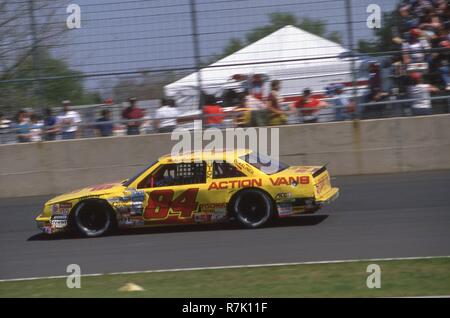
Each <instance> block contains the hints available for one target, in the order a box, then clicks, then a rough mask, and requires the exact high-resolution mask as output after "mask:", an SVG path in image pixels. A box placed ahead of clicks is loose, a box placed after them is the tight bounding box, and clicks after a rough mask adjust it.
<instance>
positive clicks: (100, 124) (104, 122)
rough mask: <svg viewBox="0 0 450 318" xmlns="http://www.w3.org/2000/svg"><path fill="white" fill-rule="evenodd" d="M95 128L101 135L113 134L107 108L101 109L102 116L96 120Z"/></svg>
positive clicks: (108, 135) (109, 113) (109, 112)
mask: <svg viewBox="0 0 450 318" xmlns="http://www.w3.org/2000/svg"><path fill="white" fill-rule="evenodd" d="M96 122H97V125H95V129H96V130H97V132H98V134H99V135H100V136H101V137H110V136H112V135H113V129H114V125H113V123H112V122H111V111H110V110H109V109H107V108H104V109H102V117H100V118H99V119H97V120H96Z"/></svg>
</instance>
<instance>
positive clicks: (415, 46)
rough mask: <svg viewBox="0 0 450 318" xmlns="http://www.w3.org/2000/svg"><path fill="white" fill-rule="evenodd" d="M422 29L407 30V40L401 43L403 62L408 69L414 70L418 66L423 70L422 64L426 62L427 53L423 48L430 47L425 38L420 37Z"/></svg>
mask: <svg viewBox="0 0 450 318" xmlns="http://www.w3.org/2000/svg"><path fill="white" fill-rule="evenodd" d="M421 35H422V31H421V30H420V29H411V31H410V32H409V40H408V42H405V43H403V46H402V51H403V63H404V64H405V65H407V68H408V69H411V70H414V71H415V70H416V68H420V69H421V70H423V65H417V64H423V63H426V62H427V54H426V53H425V52H423V50H428V49H429V48H430V46H429V43H428V41H427V40H425V39H423V38H421Z"/></svg>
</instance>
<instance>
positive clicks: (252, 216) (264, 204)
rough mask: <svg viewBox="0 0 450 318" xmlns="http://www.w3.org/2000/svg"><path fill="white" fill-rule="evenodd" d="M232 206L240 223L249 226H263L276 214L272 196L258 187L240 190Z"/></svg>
mask: <svg viewBox="0 0 450 318" xmlns="http://www.w3.org/2000/svg"><path fill="white" fill-rule="evenodd" d="M231 208H232V211H233V214H234V216H235V217H236V219H237V220H238V221H239V223H241V224H242V225H243V226H245V227H247V228H258V227H262V226H264V225H265V224H267V223H268V222H269V221H271V220H272V219H273V216H274V207H273V203H272V200H271V198H270V197H269V196H268V195H267V194H266V193H264V192H262V191H259V190H256V189H248V190H243V191H241V192H239V193H238V194H237V195H236V197H235V198H234V199H233V201H232V206H231Z"/></svg>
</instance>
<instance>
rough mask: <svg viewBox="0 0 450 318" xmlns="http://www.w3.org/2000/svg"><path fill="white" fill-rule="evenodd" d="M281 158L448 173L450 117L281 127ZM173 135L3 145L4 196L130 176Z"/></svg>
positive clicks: (360, 168)
mask: <svg viewBox="0 0 450 318" xmlns="http://www.w3.org/2000/svg"><path fill="white" fill-rule="evenodd" d="M277 128H279V135H280V139H279V140H280V144H279V150H280V157H281V158H280V159H281V161H284V162H286V163H288V164H295V165H322V164H328V168H329V170H330V173H331V174H332V175H333V176H337V175H363V174H379V173H399V172H409V171H423V170H440V169H450V114H445V115H434V116H424V117H407V118H391V119H379V120H365V121H353V122H352V121H347V122H337V123H321V124H303V125H291V126H281V127H277ZM170 137H171V135H170V134H154V135H146V136H125V137H108V138H92V139H81V140H70V141H54V142H40V143H27V144H13V145H0V160H1V165H0V197H3V198H5V197H21V196H32V195H47V194H57V193H62V192H65V191H69V190H73V189H76V188H80V187H83V186H86V185H91V184H99V183H104V182H111V181H117V180H122V179H126V178H128V177H130V176H132V175H134V174H135V173H136V172H137V171H139V169H141V168H143V167H144V166H146V165H148V164H149V163H151V162H153V161H154V160H157V158H158V157H160V156H161V155H163V154H166V153H170V152H171V150H172V146H173V145H174V144H175V143H176V142H177V141H172V140H171V138H170Z"/></svg>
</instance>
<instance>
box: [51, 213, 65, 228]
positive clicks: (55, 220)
mask: <svg viewBox="0 0 450 318" xmlns="http://www.w3.org/2000/svg"><path fill="white" fill-rule="evenodd" d="M50 224H51V227H52V229H61V228H64V227H66V226H67V215H65V214H64V215H63V214H61V215H53V216H52V219H51V221H50Z"/></svg>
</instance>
